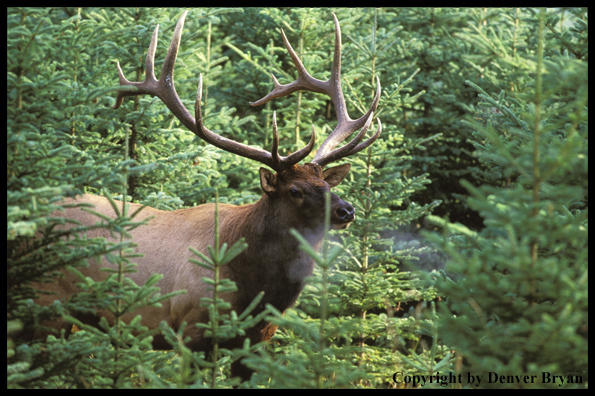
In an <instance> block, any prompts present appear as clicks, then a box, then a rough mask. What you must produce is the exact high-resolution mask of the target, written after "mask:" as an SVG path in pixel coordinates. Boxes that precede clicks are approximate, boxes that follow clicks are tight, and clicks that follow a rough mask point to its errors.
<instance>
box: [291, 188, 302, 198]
mask: <svg viewBox="0 0 595 396" xmlns="http://www.w3.org/2000/svg"><path fill="white" fill-rule="evenodd" d="M289 195H291V197H292V198H301V197H302V193H301V192H300V190H298V189H297V188H295V187H292V188H290V189H289Z"/></svg>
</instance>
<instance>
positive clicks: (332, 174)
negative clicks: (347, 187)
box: [322, 164, 351, 188]
mask: <svg viewBox="0 0 595 396" xmlns="http://www.w3.org/2000/svg"><path fill="white" fill-rule="evenodd" d="M350 169H351V164H343V165H339V166H333V167H332V168H328V169H327V170H325V171H324V172H322V178H323V179H324V181H325V182H327V183H328V185H329V186H330V187H331V188H332V187H335V186H337V185H338V184H339V183H341V182H342V181H343V179H344V178H345V176H347V174H348V173H349V170H350Z"/></svg>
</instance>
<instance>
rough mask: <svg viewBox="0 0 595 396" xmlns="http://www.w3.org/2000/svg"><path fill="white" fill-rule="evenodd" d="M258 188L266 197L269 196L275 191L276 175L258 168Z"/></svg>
mask: <svg viewBox="0 0 595 396" xmlns="http://www.w3.org/2000/svg"><path fill="white" fill-rule="evenodd" d="M260 187H261V188H262V191H264V192H265V193H266V194H267V195H271V194H273V193H274V192H275V190H276V189H277V175H276V174H274V173H273V172H271V171H270V170H268V169H265V168H260Z"/></svg>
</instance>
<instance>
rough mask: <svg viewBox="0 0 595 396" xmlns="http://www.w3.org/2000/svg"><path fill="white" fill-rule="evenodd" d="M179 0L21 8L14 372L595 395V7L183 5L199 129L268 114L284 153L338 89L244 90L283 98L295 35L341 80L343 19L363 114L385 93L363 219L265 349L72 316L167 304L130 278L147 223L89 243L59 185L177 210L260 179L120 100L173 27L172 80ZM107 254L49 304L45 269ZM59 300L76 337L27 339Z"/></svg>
mask: <svg viewBox="0 0 595 396" xmlns="http://www.w3.org/2000/svg"><path fill="white" fill-rule="evenodd" d="M183 11H184V10H183V9H174V8H166V9H156V8H150V9H141V8H138V9H134V8H122V9H121V8H109V9H108V8H8V9H7V23H8V27H7V35H8V38H7V85H8V87H7V114H8V121H7V216H8V219H7V246H8V254H7V279H8V281H7V284H8V289H7V314H8V320H7V329H8V361H7V366H8V373H7V380H8V387H24V388H73V387H76V388H102V387H104V388H124V387H130V388H163V387H180V388H181V387H231V386H238V387H265V388H266V387H271V388H276V387H282V388H283V387H285V388H305V387H312V388H339V387H340V388H349V387H370V388H393V387H397V388H409V387H419V386H423V387H424V388H426V387H449V388H466V387H472V388H476V387H481V388H489V387H498V388H503V387H512V388H518V387H529V388H542V387H554V388H558V387H560V386H561V387H564V388H585V387H588V375H587V370H588V358H587V354H588V340H587V334H588V313H587V311H588V302H587V300H588V294H587V287H588V269H587V262H588V247H587V239H588V170H587V169H588V140H587V133H588V13H587V9H586V8H585V9H579V8H556V9H521V8H508V9H496V8H472V9H464V8H447V9H440V8H413V9H408V8H405V9H395V8H380V9H373V8H362V9H353V8H350V9H322V8H316V9H305V8H246V9H222V8H212V9H209V8H204V9H202V8H197V9H191V10H189V13H188V16H187V18H186V23H185V27H184V33H183V35H182V42H181V49H180V53H179V55H178V59H177V62H176V68H175V81H176V89H177V92H178V94H179V95H180V97H181V98H182V100H183V102H184V104H185V105H186V107H187V108H188V109H192V107H193V104H194V101H195V98H196V87H197V84H198V78H199V74H201V73H202V76H203V84H204V92H203V104H202V105H203V114H205V125H207V126H208V127H209V128H210V129H211V130H213V131H215V132H217V133H219V134H221V135H223V136H226V137H228V138H231V139H233V140H235V141H239V142H243V143H246V144H250V145H253V146H256V147H262V148H264V149H267V150H268V149H269V148H270V145H271V141H272V114H273V111H276V113H277V120H278V124H279V134H280V152H282V154H283V155H286V153H287V152H290V151H295V150H296V148H298V147H303V145H304V144H305V143H307V140H308V139H309V137H310V131H311V128H312V125H314V128H315V129H316V131H317V134H318V135H319V136H320V138H319V140H318V141H319V142H321V141H322V140H323V137H324V136H325V135H326V134H327V133H328V132H329V131H331V130H332V129H333V128H334V125H335V123H336V118H335V115H334V114H333V111H332V106H330V100H329V98H327V97H325V96H324V95H320V94H313V93H304V92H301V93H294V94H292V95H290V96H288V97H284V98H281V99H277V100H275V101H273V102H269V103H267V104H266V105H264V106H259V107H252V106H250V105H249V102H252V101H255V100H257V99H260V98H262V97H264V96H265V95H266V94H267V93H268V92H270V91H271V90H272V87H273V82H272V78H271V73H272V74H274V75H275V76H276V78H277V79H278V80H279V81H280V83H282V84H285V83H288V82H290V81H293V80H294V79H295V77H296V71H295V67H294V65H293V63H292V62H291V59H290V57H289V54H288V53H287V50H286V49H285V47H284V45H283V41H282V39H281V32H280V30H281V29H284V31H285V33H286V35H287V37H288V39H289V42H290V43H291V44H292V46H293V48H294V49H295V50H296V52H297V53H298V55H299V57H300V58H301V59H302V61H303V63H304V65H305V67H306V69H307V70H308V71H309V72H310V73H311V74H312V75H313V76H314V77H316V78H319V79H326V78H328V76H329V73H330V70H331V64H332V54H333V45H334V25H333V22H332V15H331V12H334V13H335V14H336V16H337V18H338V20H339V23H340V25H341V31H342V42H343V45H342V48H343V52H342V84H343V91H344V93H345V96H346V100H347V106H348V109H349V113H350V114H351V115H352V117H359V116H360V115H361V114H363V113H364V112H365V111H366V109H367V107H368V106H369V104H370V103H371V100H372V98H373V94H374V88H375V81H376V77H378V78H379V79H380V82H381V85H382V89H383V91H382V97H381V99H380V104H379V106H378V110H377V111H376V113H375V115H374V116H375V118H380V119H381V120H382V125H383V132H382V134H381V136H380V138H379V139H378V141H377V142H376V143H374V144H373V145H372V146H371V147H370V148H368V149H366V150H364V151H362V152H361V153H359V154H357V155H355V156H352V157H349V158H347V159H345V160H344V162H349V163H351V164H352V170H351V172H350V174H349V176H348V178H347V180H345V181H344V182H343V183H342V184H341V185H339V186H338V187H337V188H335V192H337V194H339V195H340V196H341V197H342V198H343V199H344V200H346V201H348V202H350V203H352V204H353V205H354V206H355V207H356V211H357V218H356V221H355V222H354V224H353V225H352V226H351V227H350V228H348V229H347V230H342V231H333V232H332V233H331V237H330V242H329V243H330V244H331V246H334V247H337V246H339V247H340V249H341V251H342V253H341V254H340V255H338V256H336V255H332V257H331V258H333V259H332V260H330V259H329V257H330V256H328V257H327V256H325V257H318V261H319V262H320V263H322V264H321V265H319V266H318V268H317V270H316V272H315V276H314V277H312V278H311V279H310V282H309V284H308V286H307V287H306V289H305V290H304V292H303V293H302V295H301V296H300V299H299V301H298V304H297V305H296V307H295V308H294V309H291V310H289V311H288V312H286V313H285V315H283V316H282V315H281V314H280V313H279V312H274V310H273V309H271V310H270V312H269V313H268V315H269V316H270V318H271V320H272V321H274V322H275V323H278V324H279V325H280V328H279V330H278V331H277V333H276V335H275V336H274V338H273V339H272V340H271V342H270V343H268V344H267V345H257V346H248V345H246V346H245V348H243V349H240V350H233V351H222V352H221V354H220V355H219V356H218V357H217V358H215V359H213V358H212V357H210V358H209V357H208V356H203V355H202V354H198V353H193V352H191V351H190V350H189V349H188V348H186V347H185V345H184V344H183V342H181V338H180V334H179V333H176V332H175V331H173V330H172V329H170V328H168V327H167V326H162V327H161V328H160V329H159V331H160V332H162V333H163V334H164V335H165V336H166V339H168V340H169V341H170V343H171V344H172V348H173V350H172V351H153V350H151V348H150V339H151V337H152V336H153V335H154V333H151V332H150V331H148V330H147V329H146V328H142V327H141V326H139V325H138V322H133V323H129V324H122V325H118V326H114V327H113V328H105V327H104V329H103V331H100V330H97V329H95V328H91V327H87V326H84V325H82V324H80V323H77V322H76V320H75V319H74V318H71V317H70V316H68V312H69V310H71V309H79V310H80V309H85V310H87V311H88V312H93V311H94V310H95V309H97V308H99V307H101V308H102V309H112V310H113V311H114V312H115V311H117V310H118V309H121V307H122V304H131V305H130V306H132V304H136V305H134V306H136V307H138V306H141V305H144V304H158V303H159V302H160V301H161V300H162V299H163V296H160V295H159V292H158V290H156V289H155V288H154V287H153V286H152V284H151V283H150V282H149V283H147V284H145V285H137V286H132V285H130V284H129V283H127V282H126V281H125V278H123V277H122V276H120V275H122V274H125V272H126V271H129V270H131V266H130V263H133V262H134V257H128V255H129V253H127V252H128V250H127V249H128V248H129V247H130V246H131V243H133V242H134V241H130V240H127V239H126V238H124V236H125V235H126V230H129V229H130V228H131V227H135V226H137V225H138V224H137V223H135V222H134V219H133V218H130V217H129V216H128V215H126V214H123V213H120V214H119V216H118V217H117V218H116V219H114V220H109V221H108V220H107V219H103V224H100V225H99V226H101V227H105V228H108V229H110V230H111V231H112V232H114V233H116V234H120V235H122V236H123V237H122V239H121V243H118V244H109V243H106V241H105V240H99V239H82V238H77V237H75V235H74V232H72V233H70V232H66V233H64V232H63V231H58V230H57V229H56V225H57V224H64V222H65V220H64V219H63V218H61V217H60V214H59V213H60V212H59V211H58V210H59V209H60V202H61V200H62V198H63V197H72V196H75V195H78V194H82V193H93V194H101V195H109V196H111V197H114V198H115V199H122V197H123V194H126V195H127V201H133V202H138V203H143V204H146V205H148V206H152V207H155V208H159V209H163V210H174V209H179V208H187V207H193V206H196V205H200V204H203V203H207V202H214V200H215V194H216V192H217V193H218V196H219V202H227V203H233V204H236V205H243V204H249V203H253V202H255V201H256V200H258V199H259V198H260V195H261V193H262V192H261V190H260V184H259V178H258V168H259V164H256V163H254V162H253V161H250V160H248V159H245V158H241V157H236V156H232V155H231V154H229V153H227V152H223V151H221V150H219V149H216V148H214V147H212V146H208V145H206V144H205V143H204V142H203V141H201V140H200V139H199V138H198V137H196V136H195V135H194V134H193V133H191V132H189V131H188V130H186V129H185V128H184V127H183V126H182V125H180V123H179V122H178V120H177V119H176V118H175V117H173V115H172V114H171V113H170V112H169V111H168V110H167V108H166V107H165V105H163V104H162V103H161V102H160V101H159V100H158V99H157V98H152V97H148V96H143V97H134V98H132V99H126V100H125V101H124V104H123V105H122V106H121V107H120V108H119V109H118V110H113V109H112V108H111V106H113V105H114V103H115V97H116V91H117V89H118V77H117V76H118V75H117V70H116V60H117V61H119V62H120V65H121V66H122V69H123V71H124V74H125V76H126V77H127V78H128V79H129V80H131V81H142V80H143V79H144V73H145V70H144V69H145V56H146V53H147V48H148V46H149V43H150V40H151V36H152V33H153V31H154V29H155V27H156V25H157V24H159V42H158V46H157V51H156V57H155V59H156V61H155V64H156V74H157V77H158V78H159V76H160V70H161V66H162V64H163V59H164V57H165V53H166V51H167V48H168V46H169V42H170V39H171V36H172V32H173V29H174V27H175V24H176V21H177V19H178V18H179V17H180V15H181V14H182V12H183ZM374 124H376V121H374ZM369 133H370V132H368V134H369ZM306 161H307V160H306ZM304 162H305V161H304ZM100 220H101V219H99V218H98V222H99V221H100ZM84 230H85V228H84V227H82V228H81V227H79V229H77V231H84ZM66 237H68V238H66ZM333 249H334V248H333ZM333 251H335V250H333ZM102 256H106V257H107V259H108V260H109V261H110V262H112V263H114V277H112V278H110V279H109V280H108V281H106V282H93V281H91V280H88V279H87V280H82V281H81V282H82V283H84V284H85V286H84V287H83V292H82V293H80V294H79V295H77V296H74V297H73V298H71V299H70V300H69V301H65V302H56V303H55V304H53V305H52V306H49V307H41V306H38V305H37V304H35V303H34V301H33V300H34V299H35V298H36V297H37V296H38V295H39V291H38V290H36V289H35V288H34V287H32V286H31V284H30V283H31V282H51V281H52V280H53V279H54V278H55V276H56V275H57V271H58V270H59V269H61V268H67V270H69V271H76V267H77V266H81V265H87V263H88V261H87V260H89V259H95V258H99V257H102ZM114 296H117V298H114ZM213 304H216V302H214V303H213ZM58 316H60V317H63V318H65V319H66V320H69V321H70V322H71V323H73V324H76V325H77V328H78V330H79V331H76V332H74V333H73V334H72V335H71V336H70V337H69V338H68V339H64V335H63V334H62V335H60V334H55V335H53V336H49V337H48V338H47V340H36V341H30V340H28V339H27V338H26V337H25V336H24V335H25V334H28V333H30V332H31V331H32V330H33V329H36V328H38V327H39V326H40V323H41V322H42V321H43V320H47V319H51V318H55V317H58ZM220 320H221V323H231V322H232V321H233V320H235V319H234V318H231V317H225V315H223V316H222V317H221V318H220ZM226 321H227V322H226ZM230 321H231V322H230ZM234 323H235V322H234ZM236 324H237V323H236ZM222 327H223V328H224V327H225V326H222ZM231 327H233V326H231ZM236 327H237V326H236ZM240 327H241V326H240ZM133 333H134V334H133ZM225 337H226V334H221V335H220V338H219V339H221V340H222V339H224V338H225ZM237 359H244V362H245V364H247V365H248V366H250V367H253V368H255V369H256V370H257V372H256V373H255V374H254V375H253V377H252V378H251V380H250V381H246V382H244V383H239V382H238V380H237V379H234V380H231V379H230V378H229V365H230V363H231V362H232V361H233V360H237ZM525 376H528V377H525ZM532 376H533V377H532ZM527 378H529V380H527Z"/></svg>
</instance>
